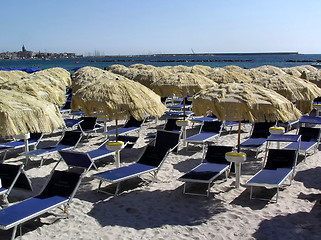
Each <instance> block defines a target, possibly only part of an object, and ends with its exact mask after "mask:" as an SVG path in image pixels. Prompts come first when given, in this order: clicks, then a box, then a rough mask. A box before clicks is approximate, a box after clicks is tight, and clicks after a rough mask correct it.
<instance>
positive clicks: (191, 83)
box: [151, 72, 217, 140]
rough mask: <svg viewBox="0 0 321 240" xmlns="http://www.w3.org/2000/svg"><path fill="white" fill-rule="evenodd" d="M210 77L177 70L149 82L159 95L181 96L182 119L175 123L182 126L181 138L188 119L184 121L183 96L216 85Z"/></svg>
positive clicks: (184, 135) (184, 132)
mask: <svg viewBox="0 0 321 240" xmlns="http://www.w3.org/2000/svg"><path fill="white" fill-rule="evenodd" d="M216 85H217V84H216V83H214V82H213V81H212V80H211V79H208V78H207V77H204V76H201V75H197V74H193V73H186V72H179V73H173V74H170V75H168V76H166V77H164V78H162V79H160V80H159V81H157V82H155V83H153V84H151V88H152V90H154V91H155V92H156V93H157V94H159V95H160V96H161V97H168V96H173V95H176V96H178V97H181V98H183V121H181V120H178V121H177V124H179V125H180V126H182V127H183V139H184V140H185V139H186V127H187V126H188V124H189V121H186V120H185V119H186V116H185V115H186V111H185V97H186V96H188V95H190V96H192V95H193V94H194V93H196V92H198V91H200V90H202V89H205V88H208V87H212V86H216Z"/></svg>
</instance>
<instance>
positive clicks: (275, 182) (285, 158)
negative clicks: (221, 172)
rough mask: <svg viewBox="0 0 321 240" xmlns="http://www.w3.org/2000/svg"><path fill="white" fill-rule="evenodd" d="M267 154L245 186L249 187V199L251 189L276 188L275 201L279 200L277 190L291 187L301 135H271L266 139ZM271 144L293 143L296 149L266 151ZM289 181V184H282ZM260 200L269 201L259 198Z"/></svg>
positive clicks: (251, 196)
mask: <svg viewBox="0 0 321 240" xmlns="http://www.w3.org/2000/svg"><path fill="white" fill-rule="evenodd" d="M267 141H268V144H267V153H266V156H265V159H264V167H263V168H262V169H261V170H260V171H259V172H257V173H256V174H255V175H254V176H253V177H251V178H250V179H249V180H248V181H247V182H246V184H245V186H246V187H250V188H251V191H250V199H253V187H265V188H276V189H277V193H276V199H275V202H277V201H278V198H279V188H280V187H283V186H287V185H291V182H292V180H293V177H294V175H295V168H296V164H297V159H298V153H299V149H298V148H299V147H300V143H301V135H287V134H282V135H275V134H272V135H271V136H270V137H269V138H268V140H267ZM271 142H293V143H297V148H296V149H291V150H289V149H279V148H278V149H268V147H269V146H270V144H271ZM288 179H289V184H284V182H285V181H286V180H288ZM260 199H262V200H269V201H273V200H270V199H265V198H260Z"/></svg>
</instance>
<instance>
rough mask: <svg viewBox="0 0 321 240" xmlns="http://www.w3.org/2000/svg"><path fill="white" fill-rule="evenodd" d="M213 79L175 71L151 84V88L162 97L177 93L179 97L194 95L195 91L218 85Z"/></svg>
mask: <svg viewBox="0 0 321 240" xmlns="http://www.w3.org/2000/svg"><path fill="white" fill-rule="evenodd" d="M216 85H217V84H216V83H214V82H213V81H212V80H211V79H208V78H207V77H204V76H201V75H197V74H193V73H185V72H180V73H173V74H170V75H168V76H166V77H164V78H162V79H160V80H158V81H156V82H154V83H152V84H151V89H152V90H153V91H155V92H156V93H157V94H158V95H160V96H162V97H168V96H173V95H176V96H178V97H186V96H187V95H190V96H192V95H193V94H194V93H196V92H198V91H200V90H202V89H204V88H207V87H212V86H216Z"/></svg>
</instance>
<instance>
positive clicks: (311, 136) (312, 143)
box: [285, 127, 321, 160]
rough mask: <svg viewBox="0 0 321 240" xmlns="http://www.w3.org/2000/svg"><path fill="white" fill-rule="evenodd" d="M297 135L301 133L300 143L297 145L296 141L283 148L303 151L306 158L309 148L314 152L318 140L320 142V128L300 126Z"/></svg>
mask: <svg viewBox="0 0 321 240" xmlns="http://www.w3.org/2000/svg"><path fill="white" fill-rule="evenodd" d="M298 134H299V135H301V143H300V146H298V143H295V142H293V143H290V144H289V145H287V146H286V147H285V149H298V148H299V152H303V153H304V160H306V157H307V154H308V152H309V151H310V150H311V149H314V153H315V152H316V150H317V148H318V146H319V142H320V134H321V129H320V128H311V127H300V128H299V132H298Z"/></svg>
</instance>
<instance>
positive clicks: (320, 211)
mask: <svg viewBox="0 0 321 240" xmlns="http://www.w3.org/2000/svg"><path fill="white" fill-rule="evenodd" d="M162 123H164V121H162V120H159V121H158V122H157V124H158V125H157V126H156V125H155V122H154V121H152V122H147V123H145V124H144V126H143V128H142V131H141V133H140V138H139V140H138V142H137V144H136V145H135V146H134V148H132V149H124V150H123V151H122V153H121V163H122V164H123V165H125V164H130V163H132V162H134V161H136V160H137V157H138V156H139V154H140V153H141V151H142V147H143V146H145V145H146V144H147V143H148V138H147V137H146V136H147V135H148V134H149V133H151V132H155V131H156V127H157V128H161V124H162ZM196 127H197V126H194V129H189V130H188V135H191V134H193V133H196V131H197V130H196ZM249 130H250V127H249V126H246V127H245V128H243V131H242V138H245V137H247V136H248V134H249ZM58 137H59V134H58V133H56V134H55V135H52V136H46V137H45V138H44V139H43V142H42V143H41V145H40V146H39V147H41V146H43V145H45V144H48V143H52V141H55V140H57V139H58ZM103 140H104V136H103V135H102V134H94V135H92V137H91V138H90V140H89V141H86V140H84V141H82V142H81V144H80V145H79V147H78V148H77V149H78V150H79V151H87V150H91V149H94V148H95V147H96V146H97V145H95V144H99V143H101V142H102V141H103ZM236 142H237V132H236V128H234V129H233V131H232V132H231V133H230V134H227V133H224V134H223V135H222V136H221V137H220V138H218V139H217V140H215V143H217V144H223V145H235V144H236ZM247 153H248V156H247V161H246V162H245V163H244V164H243V165H242V178H241V184H244V183H245V181H246V180H247V179H249V177H250V176H251V175H253V174H254V173H255V172H257V171H258V169H259V168H260V167H261V164H262V159H263V156H264V153H263V152H261V153H260V154H259V158H258V160H255V159H254V156H255V154H254V152H247ZM201 155H202V154H201V151H200V149H198V152H188V153H187V152H186V151H185V149H183V148H182V146H181V148H180V151H179V153H171V154H170V155H169V156H168V158H167V160H166V162H165V164H164V165H163V166H162V168H161V170H160V172H159V174H158V182H156V183H152V184H149V185H146V184H142V182H139V181H137V180H136V179H135V180H133V181H131V182H130V183H128V184H125V185H124V188H125V190H124V191H123V192H122V194H121V195H120V196H117V197H111V196H109V195H106V194H102V193H97V192H96V189H97V185H98V180H95V179H93V178H92V177H91V175H92V174H94V173H96V172H97V171H95V170H91V171H90V172H89V174H88V175H87V177H85V179H84V180H83V182H82V184H81V186H80V188H79V190H78V192H77V194H76V196H75V198H74V199H73V201H72V203H71V207H70V214H71V215H70V218H69V219H59V218H57V217H54V216H52V215H44V216H43V217H41V218H40V221H35V220H34V221H29V222H28V223H25V224H24V225H23V239H26V240H27V239H30V240H31V239H32V240H35V239H42V240H44V239H86V240H87V239H95V240H96V239H104V240H105V239H164V240H165V239H320V238H321V232H320V229H321V228H320V227H321V205H320V199H321V184H320V179H321V167H320V156H321V153H320V152H317V153H316V154H313V155H309V156H308V158H307V160H306V162H300V163H299V164H298V167H297V174H296V176H295V179H294V181H293V182H292V185H291V186H289V187H286V188H285V189H284V190H282V191H280V197H279V201H278V203H268V202H267V201H262V200H250V199H249V189H246V188H245V187H243V186H241V187H240V188H239V189H236V188H235V187H234V180H235V177H234V174H232V175H231V176H230V177H229V179H228V180H227V181H225V180H224V179H218V180H217V181H215V183H214V185H213V187H212V188H211V194H210V197H208V198H207V197H202V196H190V195H183V193H182V184H183V183H182V182H179V181H177V178H178V177H180V176H181V175H182V174H183V173H185V172H187V171H188V170H190V169H191V168H192V167H194V166H196V165H197V164H198V163H199V162H200V158H201ZM8 157H10V159H8V160H6V161H5V162H6V163H13V164H20V163H24V158H23V157H22V156H19V155H17V153H14V152H12V153H9V154H8ZM302 159H303V157H302V156H300V160H302ZM57 160H58V157H57V156H52V157H49V158H48V159H47V161H46V162H45V163H44V165H43V166H42V167H40V168H39V167H38V166H39V162H40V161H39V160H35V161H32V162H30V163H29V164H28V166H27V167H26V172H27V174H28V176H29V177H30V178H31V181H32V184H33V186H34V192H33V193H26V192H23V191H18V190H15V191H13V192H12V194H11V197H10V201H11V203H14V202H17V201H21V200H23V199H25V198H27V197H29V196H33V195H35V194H36V193H37V192H39V191H40V189H41V187H42V185H43V183H44V182H45V177H46V176H48V174H49V172H50V170H51V169H52V168H53V166H54V165H55V163H56V161H57ZM103 162H104V163H106V164H105V165H103V166H101V167H99V170H98V171H99V172H100V171H104V170H107V169H111V168H113V167H114V165H113V162H112V158H107V159H105V160H104V161H103ZM100 165H102V164H100ZM60 168H66V166H65V165H64V164H62V165H60ZM147 177H148V176H147ZM256 193H257V194H258V193H261V194H263V196H265V197H269V196H270V197H271V193H272V196H273V193H275V191H274V190H272V191H271V190H265V189H263V188H262V190H261V189H258V191H256ZM57 213H59V211H57ZM11 232H12V230H8V231H0V239H9V238H10V236H11Z"/></svg>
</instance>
